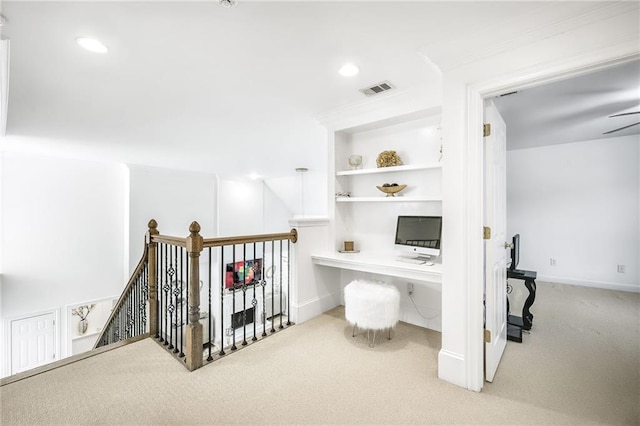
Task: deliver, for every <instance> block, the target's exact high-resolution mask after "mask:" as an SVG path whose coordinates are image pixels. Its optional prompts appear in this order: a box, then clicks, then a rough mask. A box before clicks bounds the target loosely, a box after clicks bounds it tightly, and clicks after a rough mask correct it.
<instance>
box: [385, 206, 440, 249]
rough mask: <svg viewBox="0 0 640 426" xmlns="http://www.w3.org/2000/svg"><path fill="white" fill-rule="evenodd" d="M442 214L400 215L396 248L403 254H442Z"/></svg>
mask: <svg viewBox="0 0 640 426" xmlns="http://www.w3.org/2000/svg"><path fill="white" fill-rule="evenodd" d="M441 236H442V216H398V223H397V225H396V239H395V245H394V247H395V250H396V252H397V253H398V254H399V255H401V256H410V257H418V258H427V259H428V258H429V257H431V256H435V257H437V256H440V239H441Z"/></svg>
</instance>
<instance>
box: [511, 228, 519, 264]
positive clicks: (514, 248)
mask: <svg viewBox="0 0 640 426" xmlns="http://www.w3.org/2000/svg"><path fill="white" fill-rule="evenodd" d="M519 262H520V234H516V235H514V236H513V242H512V245H511V265H510V266H509V268H510V269H511V270H514V269H516V268H517V267H518V263H519Z"/></svg>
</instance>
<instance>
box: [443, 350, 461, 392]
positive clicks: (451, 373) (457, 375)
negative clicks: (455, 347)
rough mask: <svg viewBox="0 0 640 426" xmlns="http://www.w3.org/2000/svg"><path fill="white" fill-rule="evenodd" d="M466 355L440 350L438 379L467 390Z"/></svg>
mask: <svg viewBox="0 0 640 426" xmlns="http://www.w3.org/2000/svg"><path fill="white" fill-rule="evenodd" d="M466 371H467V366H466V365H465V359H464V355H462V354H459V353H456V352H451V351H448V350H446V349H440V352H438V378H439V379H441V380H444V381H446V382H449V383H452V384H454V385H458V386H460V387H463V388H467V376H466V374H465V372H466Z"/></svg>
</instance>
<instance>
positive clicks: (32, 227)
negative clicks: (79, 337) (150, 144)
mask: <svg viewBox="0 0 640 426" xmlns="http://www.w3.org/2000/svg"><path fill="white" fill-rule="evenodd" d="M1 161H2V167H1V173H2V181H1V184H2V191H1V195H2V199H1V202H0V206H1V211H2V226H1V228H2V233H1V234H0V235H1V237H2V239H1V242H0V243H1V245H2V249H1V250H2V255H3V259H2V271H0V272H1V273H2V278H3V279H2V283H1V288H0V294H1V297H0V298H1V306H2V320H3V324H2V328H3V331H5V333H6V327H8V325H9V324H8V321H9V319H11V318H15V317H18V316H23V315H28V314H31V313H35V312H42V311H45V310H58V312H59V315H60V320H61V321H60V324H58V330H60V332H61V336H60V337H61V341H65V340H66V330H67V327H66V321H67V318H66V315H65V312H64V308H65V306H66V305H68V304H76V303H81V302H83V301H85V300H95V299H100V298H106V297H111V296H114V295H117V294H119V293H120V291H121V289H122V287H123V285H124V282H123V276H124V269H123V259H124V240H125V231H124V229H125V223H124V222H125V217H124V214H123V212H124V205H125V199H124V197H123V193H124V188H125V185H126V169H125V168H124V166H122V165H119V164H115V163H111V164H107V163H100V162H90V161H77V160H65V159H59V158H55V159H54V158H49V157H43V156H36V155H31V154H20V153H10V152H5V153H3V156H2V158H1ZM97 271H99V273H97ZM6 334H7V335H6V336H5V337H6V338H8V333H6ZM4 343H5V341H3V347H6V346H4ZM62 351H63V353H62V355H63V356H64V355H66V354H65V353H64V352H65V348H64V345H62ZM5 368H6V364H5Z"/></svg>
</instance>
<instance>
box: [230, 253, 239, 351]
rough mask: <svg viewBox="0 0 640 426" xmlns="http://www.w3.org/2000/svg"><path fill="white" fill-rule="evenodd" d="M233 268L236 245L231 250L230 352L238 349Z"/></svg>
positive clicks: (234, 265) (234, 266)
mask: <svg viewBox="0 0 640 426" xmlns="http://www.w3.org/2000/svg"><path fill="white" fill-rule="evenodd" d="M235 268H236V245H235V244H234V245H233V249H232V259H231V281H232V284H231V291H232V296H231V297H232V301H231V334H232V339H233V340H232V341H231V350H232V351H235V350H236V349H238V348H237V347H236V324H235V318H236V317H235V312H236V282H235V276H234V275H233V273H234V272H235Z"/></svg>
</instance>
